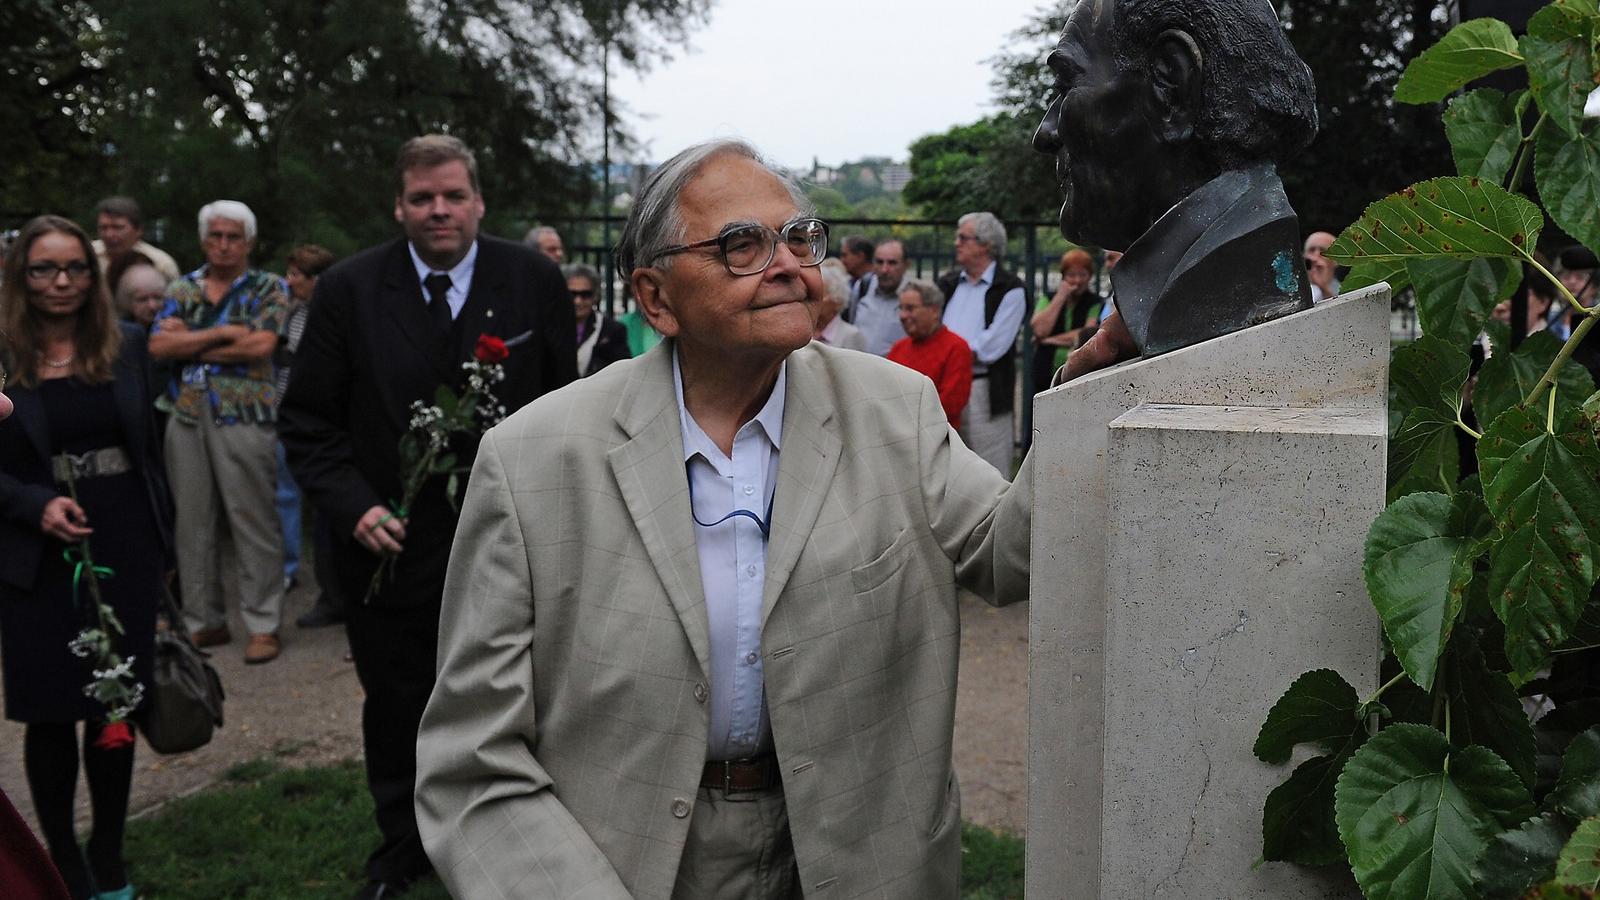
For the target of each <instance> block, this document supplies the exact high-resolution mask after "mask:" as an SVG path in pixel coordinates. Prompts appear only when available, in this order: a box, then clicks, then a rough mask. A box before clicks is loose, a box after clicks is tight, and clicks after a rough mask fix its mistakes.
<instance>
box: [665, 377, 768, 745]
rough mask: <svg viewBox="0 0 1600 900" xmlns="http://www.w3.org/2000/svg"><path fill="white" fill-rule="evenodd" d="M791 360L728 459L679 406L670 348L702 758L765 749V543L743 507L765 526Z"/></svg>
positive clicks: (742, 429)
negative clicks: (688, 536)
mask: <svg viewBox="0 0 1600 900" xmlns="http://www.w3.org/2000/svg"><path fill="white" fill-rule="evenodd" d="M788 371H789V364H788V363H787V362H785V363H784V364H783V367H782V368H780V369H779V370H778V380H777V383H775V384H774V385H773V386H772V396H770V397H768V398H767V403H766V405H765V406H763V407H762V408H761V411H760V412H759V413H757V414H756V417H755V418H754V419H751V420H750V421H748V422H746V423H745V424H744V425H743V426H742V427H740V429H739V431H738V433H737V434H735V435H734V437H733V456H732V458H729V457H728V456H727V455H726V454H724V453H723V452H722V448H720V447H718V446H717V445H716V443H715V442H713V441H712V440H711V438H710V437H708V436H707V435H706V433H705V431H704V430H703V429H701V427H700V423H698V422H696V421H695V420H694V416H691V415H690V414H689V409H688V407H686V406H684V403H683V371H682V370H681V369H680V368H679V365H678V354H677V350H676V349H674V350H673V354H672V386H673V389H674V390H675V391H676V392H677V396H678V424H679V427H680V428H681V429H682V432H683V458H684V464H685V465H686V466H687V467H688V477H689V486H690V493H691V494H692V495H693V507H692V509H693V516H694V518H695V519H696V520H697V521H695V522H694V543H695V550H696V551H697V553H698V555H699V557H700V586H701V588H702V589H703V590H704V592H705V597H706V618H707V625H708V628H709V632H710V644H711V646H710V654H711V698H710V700H709V708H710V713H711V725H710V730H709V732H708V734H707V743H706V759H707V760H712V761H719V760H730V759H745V758H748V757H752V756H755V755H757V754H759V753H762V752H765V751H766V750H769V749H771V747H772V728H771V725H770V723H769V722H768V721H767V702H766V687H765V681H764V680H763V676H762V658H761V591H762V588H763V587H764V586H765V585H766V581H767V540H766V537H765V536H764V535H763V534H762V533H761V528H760V526H758V525H757V524H756V523H755V522H753V521H751V520H750V518H749V517H747V516H734V517H733V518H731V519H728V520H727V521H725V522H721V523H718V524H715V525H702V524H701V523H702V522H717V520H718V519H721V518H722V517H723V516H726V515H728V514H729V513H730V512H732V511H734V510H736V509H742V510H748V511H750V512H753V513H755V514H756V515H757V516H760V517H761V519H762V521H763V522H766V523H767V524H768V527H769V528H770V526H771V520H770V515H771V510H772V495H773V492H774V491H775V490H776V489H777V486H778V447H779V444H780V442H781V440H782V435H783V394H784V390H785V388H786V386H787V384H788Z"/></svg>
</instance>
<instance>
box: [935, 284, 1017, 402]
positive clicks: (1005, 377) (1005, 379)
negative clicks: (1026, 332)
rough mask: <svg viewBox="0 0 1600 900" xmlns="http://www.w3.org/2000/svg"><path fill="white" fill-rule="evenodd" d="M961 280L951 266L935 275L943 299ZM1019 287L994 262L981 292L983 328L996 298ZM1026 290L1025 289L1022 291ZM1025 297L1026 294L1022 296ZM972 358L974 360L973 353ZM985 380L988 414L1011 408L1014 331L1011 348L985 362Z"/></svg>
mask: <svg viewBox="0 0 1600 900" xmlns="http://www.w3.org/2000/svg"><path fill="white" fill-rule="evenodd" d="M960 283H961V270H960V269H955V270H952V271H949V272H946V273H944V274H943V275H941V276H939V281H938V285H939V290H941V291H944V297H945V302H946V303H949V302H950V298H951V297H954V296H955V295H956V285H958V284H960ZM1020 287H1022V279H1021V278H1018V277H1017V276H1015V275H1013V274H1011V273H1010V272H1008V271H1006V270H1005V269H1002V268H1000V267H999V266H998V265H997V266H995V267H994V281H993V282H991V283H990V284H989V292H988V293H986V294H984V295H983V325H984V327H985V328H987V327H989V326H990V325H992V324H994V316H995V313H996V312H998V311H999V309H1000V301H1001V300H1004V299H1005V297H1006V294H1009V293H1011V291H1012V289H1014V288H1020ZM1024 293H1026V292H1024ZM1024 299H1026V298H1024ZM973 361H974V362H976V361H977V357H976V355H974V357H973ZM984 380H986V381H988V382H989V414H990V415H998V414H999V413H1008V412H1011V408H1012V399H1011V395H1012V393H1013V392H1014V391H1015V390H1016V384H1017V351H1016V335H1012V349H1011V350H1009V351H1007V353H1006V355H1004V356H1002V357H1000V358H999V359H997V360H995V361H994V362H992V363H990V364H989V377H988V378H986V379H984Z"/></svg>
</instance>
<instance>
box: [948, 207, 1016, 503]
mask: <svg viewBox="0 0 1600 900" xmlns="http://www.w3.org/2000/svg"><path fill="white" fill-rule="evenodd" d="M1005 255H1006V227H1005V226H1004V225H1002V224H1001V223H1000V220H999V219H997V218H995V216H994V213H989V212H970V213H967V214H966V215H964V216H962V217H961V218H960V219H959V220H957V223H956V268H955V269H953V270H952V271H949V272H946V273H945V274H944V275H942V276H940V278H939V281H938V285H939V290H941V291H943V292H944V295H945V298H946V300H945V307H944V324H945V325H946V326H947V327H948V328H949V329H950V330H951V331H953V332H955V333H956V334H958V335H960V336H961V338H962V339H963V340H965V341H966V342H967V346H968V347H971V348H972V396H971V398H970V399H968V400H967V409H966V412H964V413H962V415H961V439H962V440H964V441H966V442H967V446H969V447H971V448H972V449H973V450H974V451H976V452H977V454H978V455H979V456H981V457H983V458H984V459H985V460H987V461H988V463H989V465H991V466H994V467H995V469H996V470H997V471H999V472H1000V473H1001V474H1002V475H1009V474H1011V459H1012V457H1013V456H1014V455H1015V453H1016V436H1015V426H1014V425H1013V423H1012V407H1013V406H1014V405H1015V398H1014V397H1013V393H1014V392H1015V390H1016V381H1017V349H1016V348H1017V330H1018V329H1019V328H1021V327H1022V316H1023V313H1025V312H1026V311H1027V300H1026V297H1024V290H1023V287H1022V279H1020V278H1018V277H1017V276H1016V275H1014V274H1012V273H1011V272H1008V271H1007V270H1005V269H1002V268H1000V259H1001V258H1002V257H1004V256H1005Z"/></svg>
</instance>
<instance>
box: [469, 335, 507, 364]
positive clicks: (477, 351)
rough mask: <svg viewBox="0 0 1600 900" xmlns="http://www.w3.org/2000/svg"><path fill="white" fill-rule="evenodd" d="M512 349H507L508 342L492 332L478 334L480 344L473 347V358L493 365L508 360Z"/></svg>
mask: <svg viewBox="0 0 1600 900" xmlns="http://www.w3.org/2000/svg"><path fill="white" fill-rule="evenodd" d="M510 355H511V351H510V350H507V349H506V342H505V341H502V340H500V339H499V338H497V337H495V336H494V335H492V334H480V335H478V345H477V346H476V347H473V348H472V358H473V359H476V360H477V361H478V362H481V363H488V364H490V365H493V364H495V363H501V362H505V361H506V357H507V356H510Z"/></svg>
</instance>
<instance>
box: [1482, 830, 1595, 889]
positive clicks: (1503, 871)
mask: <svg viewBox="0 0 1600 900" xmlns="http://www.w3.org/2000/svg"><path fill="white" fill-rule="evenodd" d="M1571 836H1572V826H1571V825H1570V824H1568V823H1567V821H1566V820H1565V819H1563V818H1562V817H1561V816H1558V815H1554V814H1550V813H1546V814H1545V815H1542V816H1536V817H1535V818H1532V819H1529V820H1528V821H1526V822H1523V823H1522V824H1521V825H1520V826H1518V827H1517V828H1515V829H1513V830H1511V831H1503V832H1501V833H1500V834H1497V835H1495V836H1494V838H1493V839H1492V840H1490V841H1489V846H1488V847H1486V848H1485V849H1484V851H1483V855H1482V856H1481V857H1479V859H1478V862H1477V865H1475V866H1473V867H1472V876H1473V881H1474V882H1475V883H1476V884H1477V886H1478V889H1479V890H1480V891H1482V892H1483V893H1484V894H1485V895H1487V896H1489V897H1521V896H1522V895H1523V894H1524V893H1525V892H1526V891H1527V890H1528V889H1529V888H1531V887H1533V886H1534V885H1536V884H1538V883H1539V882H1541V881H1544V880H1545V879H1547V878H1550V877H1551V876H1553V875H1555V872H1556V858H1557V857H1559V856H1560V855H1561V848H1562V847H1565V846H1566V845H1567V839H1568V838H1570V837H1571Z"/></svg>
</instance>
